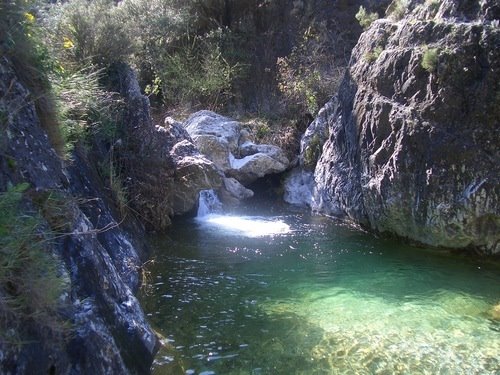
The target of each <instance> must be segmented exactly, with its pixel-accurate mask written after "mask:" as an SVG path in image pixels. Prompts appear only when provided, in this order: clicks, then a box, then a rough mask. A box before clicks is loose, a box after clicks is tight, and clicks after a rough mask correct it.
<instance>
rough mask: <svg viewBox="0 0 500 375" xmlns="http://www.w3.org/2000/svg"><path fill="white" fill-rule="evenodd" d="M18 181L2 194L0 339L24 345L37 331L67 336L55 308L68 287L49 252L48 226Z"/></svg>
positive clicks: (0, 203) (0, 226)
mask: <svg viewBox="0 0 500 375" xmlns="http://www.w3.org/2000/svg"><path fill="white" fill-rule="evenodd" d="M27 188H28V186H27V185H26V184H20V185H17V186H15V187H12V188H10V189H9V190H8V191H6V192H3V193H0V212H2V215H0V340H3V341H5V342H7V343H10V344H16V345H21V344H22V343H23V342H24V341H25V340H29V339H32V337H31V338H30V335H32V334H33V332H30V331H29V329H30V327H31V328H33V327H36V331H37V333H36V334H38V335H40V334H45V335H49V336H52V338H54V336H53V335H64V333H65V332H66V329H67V327H66V326H65V323H63V321H62V320H61V318H60V317H59V315H58V313H57V310H58V306H59V301H58V299H59V297H60V296H61V294H62V291H63V289H64V283H63V282H62V279H61V278H60V277H58V273H59V272H58V269H57V261H56V260H55V259H53V257H52V256H51V255H50V253H48V252H47V246H46V245H47V243H48V242H47V241H49V240H50V237H48V235H47V234H48V231H47V230H46V229H44V228H43V226H42V219H41V217H40V215H39V214H38V213H36V212H33V211H29V210H28V209H26V208H23V207H22V202H21V200H22V197H23V192H24V191H26V189H27Z"/></svg>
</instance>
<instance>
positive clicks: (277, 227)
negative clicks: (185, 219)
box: [197, 214, 290, 237]
mask: <svg viewBox="0 0 500 375" xmlns="http://www.w3.org/2000/svg"><path fill="white" fill-rule="evenodd" d="M197 221H198V222H199V223H200V224H201V225H202V226H208V227H213V228H217V229H222V230H223V231H224V232H225V233H226V234H232V235H239V236H244V237H264V236H272V235H278V234H286V233H289V232H290V226H289V225H288V224H286V223H285V222H284V221H282V220H279V219H276V218H273V219H267V218H265V217H259V216H231V215H218V214H209V215H206V216H203V217H201V218H197Z"/></svg>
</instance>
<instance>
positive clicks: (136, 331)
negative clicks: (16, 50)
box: [0, 58, 158, 374]
mask: <svg viewBox="0 0 500 375" xmlns="http://www.w3.org/2000/svg"><path fill="white" fill-rule="evenodd" d="M0 113H1V119H0V125H1V126H0V135H1V137H0V191H1V192H4V191H5V190H6V188H7V187H8V186H9V185H10V186H12V185H16V184H19V183H24V182H27V183H29V185H30V189H29V190H28V192H27V193H26V194H25V197H24V206H25V207H26V209H27V210H28V211H30V212H36V211H41V212H42V213H43V220H45V222H44V227H45V228H48V229H47V233H50V235H49V241H47V242H45V247H46V251H48V252H50V253H51V254H52V255H53V261H54V262H56V263H58V265H59V269H60V270H61V275H60V276H59V277H60V278H63V279H65V285H66V286H65V291H64V293H63V295H62V296H61V297H60V306H59V308H58V315H60V317H59V318H60V319H61V320H64V321H65V322H66V325H67V327H66V330H67V334H66V335H53V334H52V328H50V327H41V326H37V318H36V316H32V317H31V318H29V319H27V321H24V322H22V323H23V327H22V329H23V331H25V332H28V333H29V340H28V342H27V343H24V344H23V345H16V344H15V343H9V342H4V341H2V340H0V372H1V373H11V374H35V373H50V374H69V373H71V374H90V373H95V374H129V373H141V374H142V373H148V372H149V367H150V365H151V363H152V360H153V357H154V355H155V353H156V350H157V346H158V340H157V338H156V336H155V334H154V333H153V331H152V330H151V328H150V327H149V325H148V323H147V322H146V320H145V316H144V314H143V312H142V309H141V307H140V305H139V303H138V301H137V299H136V298H135V296H134V292H136V291H137V288H138V286H139V272H140V269H141V264H142V260H141V255H144V254H143V245H142V244H141V243H140V242H139V241H137V240H136V238H140V236H136V237H133V236H131V235H130V234H129V233H131V231H128V230H127V229H129V230H131V229H133V232H134V233H135V234H139V235H140V234H141V233H142V232H143V227H142V226H141V224H139V223H137V222H135V221H134V220H132V219H130V218H129V219H127V220H123V221H122V222H120V221H119V220H117V217H118V216H117V215H116V213H115V212H114V211H113V209H112V206H110V205H109V204H108V202H107V200H106V198H105V197H106V196H107V194H106V192H105V190H104V187H103V186H102V183H101V182H100V179H99V178H98V177H97V172H96V170H94V169H93V167H92V163H89V161H88V160H86V159H85V156H83V154H80V153H78V152H77V153H76V154H75V160H74V161H73V162H72V164H71V165H70V166H65V165H63V163H62V162H61V159H60V158H59V157H58V156H57V155H56V153H55V152H54V150H53V148H52V147H51V144H50V142H49V140H48V138H47V135H46V133H45V131H44V130H43V129H42V128H41V126H40V122H39V120H38V117H37V113H36V110H35V107H34V104H33V102H32V98H31V97H30V93H29V91H28V90H27V89H26V88H25V87H24V86H23V84H21V83H20V81H19V80H18V78H17V76H16V74H15V73H14V70H13V68H12V65H11V64H10V62H9V61H8V60H7V59H5V58H2V59H1V60H0ZM2 214H3V213H2ZM2 267H4V264H2ZM0 288H1V289H0V298H4V297H5V293H9V285H1V286H0ZM4 329H5V330H6V331H8V330H13V329H14V330H15V329H17V328H16V327H2V330H4ZM4 333H5V332H2V338H4V337H5V336H4Z"/></svg>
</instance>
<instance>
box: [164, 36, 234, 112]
mask: <svg viewBox="0 0 500 375" xmlns="http://www.w3.org/2000/svg"><path fill="white" fill-rule="evenodd" d="M226 32H229V31H224V30H216V31H214V32H211V33H209V34H207V35H205V36H202V37H200V36H193V37H192V38H191V39H187V40H186V41H184V42H183V43H182V45H180V46H179V47H177V48H175V49H173V50H172V52H171V53H168V54H165V55H164V56H162V62H161V64H158V66H159V67H160V68H158V69H157V70H156V72H155V73H156V75H157V77H159V78H160V80H161V82H162V86H161V87H162V93H163V97H164V99H165V100H166V102H167V103H170V104H180V103H182V102H184V103H186V102H188V103H193V104H197V102H200V103H202V104H204V105H207V106H208V107H209V108H211V109H217V108H218V106H219V105H220V104H221V103H224V102H225V101H226V100H227V99H228V98H229V97H230V96H231V85H232V82H233V80H234V78H235V76H236V75H237V74H238V71H239V67H238V65H237V64H235V65H231V64H230V63H229V62H228V60H226V58H225V57H224V56H223V54H222V48H221V42H222V40H223V38H224V37H225V35H224V34H225V33H226Z"/></svg>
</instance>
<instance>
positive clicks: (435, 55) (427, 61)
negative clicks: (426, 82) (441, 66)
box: [420, 46, 440, 73]
mask: <svg viewBox="0 0 500 375" xmlns="http://www.w3.org/2000/svg"><path fill="white" fill-rule="evenodd" d="M439 52H440V51H439V48H429V47H427V46H425V47H424V54H423V55H422V62H421V63H420V65H421V66H422V68H424V69H425V70H427V71H428V72H429V73H434V72H435V71H436V70H437V66H438V60H439Z"/></svg>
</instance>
